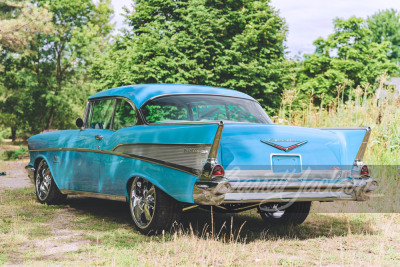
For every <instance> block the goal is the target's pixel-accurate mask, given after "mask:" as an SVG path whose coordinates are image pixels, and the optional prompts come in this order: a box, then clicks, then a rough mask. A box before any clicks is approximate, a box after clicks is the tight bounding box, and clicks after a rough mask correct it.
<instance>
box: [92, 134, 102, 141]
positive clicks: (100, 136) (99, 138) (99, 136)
mask: <svg viewBox="0 0 400 267" xmlns="http://www.w3.org/2000/svg"><path fill="white" fill-rule="evenodd" d="M94 137H95V138H96V139H97V140H101V139H103V136H102V135H99V134H97V135H95V136H94Z"/></svg>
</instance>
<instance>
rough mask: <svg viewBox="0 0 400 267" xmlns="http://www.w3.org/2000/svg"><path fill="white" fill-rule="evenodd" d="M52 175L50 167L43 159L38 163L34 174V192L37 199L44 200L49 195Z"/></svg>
mask: <svg viewBox="0 0 400 267" xmlns="http://www.w3.org/2000/svg"><path fill="white" fill-rule="evenodd" d="M51 181H52V176H51V172H50V168H49V166H48V165H47V162H46V161H45V160H42V161H41V162H40V164H39V168H38V170H37V174H36V181H35V183H36V194H37V197H38V198H39V200H41V201H44V200H46V198H47V197H48V195H49V192H50V187H51Z"/></svg>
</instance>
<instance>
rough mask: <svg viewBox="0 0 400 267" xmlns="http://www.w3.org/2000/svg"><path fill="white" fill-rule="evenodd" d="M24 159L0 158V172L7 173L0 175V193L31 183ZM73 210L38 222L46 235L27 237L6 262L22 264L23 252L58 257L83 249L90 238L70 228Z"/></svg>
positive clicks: (55, 258)
mask: <svg viewBox="0 0 400 267" xmlns="http://www.w3.org/2000/svg"><path fill="white" fill-rule="evenodd" d="M28 162H29V161H28V160H19V161H0V172H2V171H5V172H7V175H6V176H0V195H1V193H2V192H3V191H4V190H5V189H18V188H24V187H27V186H31V185H32V183H31V181H30V179H29V178H28V174H27V172H26V170H25V166H26V165H27V164H28ZM74 212H75V209H74V208H70V207H66V208H63V209H62V211H57V215H56V216H55V217H54V218H53V219H52V220H50V221H48V222H45V223H42V227H43V229H46V231H47V233H50V235H47V234H46V236H44V237H43V238H40V239H37V238H35V239H30V240H29V241H27V242H24V243H23V244H21V245H20V247H19V252H15V253H14V254H13V255H12V257H10V258H9V263H10V264H17V265H19V264H23V262H24V256H23V255H25V254H26V253H32V251H35V252H40V256H39V258H36V260H39V261H43V260H45V261H46V260H50V261H52V260H57V261H58V260H60V259H65V258H69V257H70V256H69V255H68V253H70V252H75V251H79V250H81V249H83V248H84V247H85V246H86V245H87V244H89V243H90V240H86V239H85V238H84V232H83V231H82V230H72V229H71V228H72V224H73V221H74V220H75V219H76V215H75V214H74ZM69 260H73V259H69Z"/></svg>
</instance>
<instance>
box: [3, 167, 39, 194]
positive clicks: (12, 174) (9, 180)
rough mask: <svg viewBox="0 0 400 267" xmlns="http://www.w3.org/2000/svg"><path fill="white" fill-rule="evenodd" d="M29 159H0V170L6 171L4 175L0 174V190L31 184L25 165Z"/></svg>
mask: <svg viewBox="0 0 400 267" xmlns="http://www.w3.org/2000/svg"><path fill="white" fill-rule="evenodd" d="M28 163H29V160H18V161H1V162H0V172H4V171H5V172H6V173H7V175H6V176H0V191H2V190H4V189H7V188H9V189H16V188H24V187H27V186H29V185H31V181H30V180H29V178H28V173H27V172H26V170H25V166H26V165H28Z"/></svg>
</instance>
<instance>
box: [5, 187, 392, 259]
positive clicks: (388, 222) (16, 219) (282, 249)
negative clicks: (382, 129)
mask: <svg viewBox="0 0 400 267" xmlns="http://www.w3.org/2000/svg"><path fill="white" fill-rule="evenodd" d="M33 192H34V189H33V187H29V188H24V189H18V190H10V191H4V192H3V193H2V194H1V203H2V205H1V206H0V212H1V214H2V217H1V221H0V232H1V234H0V248H1V253H0V263H3V264H4V263H8V264H35V265H71V264H73V265H113V266H120V265H126V266H137V265H138V264H140V265H146V266H153V265H177V264H178V265H200V266H205V265H206V266H209V265H214V266H215V265H233V266H245V265H260V266H265V265H282V266H309V265H364V266H368V265H383V266H395V265H397V264H398V262H399V261H400V215H399V214H315V213H313V214H311V216H310V217H309V218H308V219H307V221H306V222H305V223H304V224H303V225H301V226H299V227H293V228H289V229H283V228H271V229H268V228H266V227H265V226H264V225H263V223H262V221H261V220H260V219H259V217H258V214H256V213H255V212H245V213H243V214H238V215H235V216H233V217H231V216H230V215H221V214H214V223H215V224H214V229H215V230H214V236H212V234H211V233H212V231H211V225H210V222H211V215H210V213H207V212H203V211H197V212H191V213H186V214H184V216H183V222H182V224H181V225H179V226H177V227H176V231H174V232H172V233H165V234H163V235H160V236H153V237H147V236H143V235H141V234H139V233H137V232H136V231H134V230H133V228H132V225H131V221H130V218H129V213H128V208H127V206H126V204H124V203H122V202H114V201H109V200H108V201H106V200H97V199H90V198H70V199H69V200H68V201H67V203H66V205H61V206H47V205H40V204H39V203H38V202H37V201H36V199H35V195H34V193H33Z"/></svg>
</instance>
